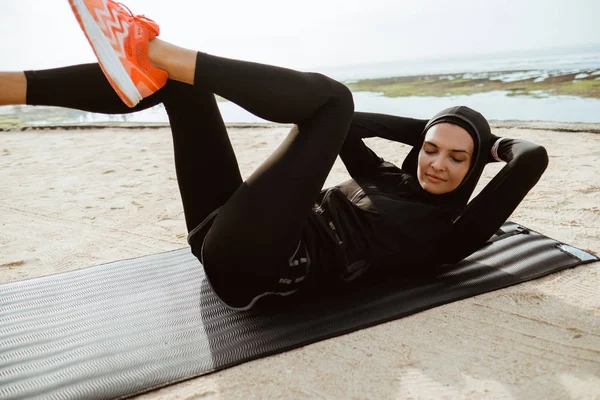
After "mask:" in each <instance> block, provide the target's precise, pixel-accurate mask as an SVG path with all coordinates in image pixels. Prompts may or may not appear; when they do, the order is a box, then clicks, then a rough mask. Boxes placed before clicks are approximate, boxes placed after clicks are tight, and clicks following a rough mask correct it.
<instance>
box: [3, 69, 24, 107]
mask: <svg viewBox="0 0 600 400" xmlns="http://www.w3.org/2000/svg"><path fill="white" fill-rule="evenodd" d="M26 93H27V79H26V78H25V73H23V72H0V106H7V105H17V104H25V101H26Z"/></svg>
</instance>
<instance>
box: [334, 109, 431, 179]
mask: <svg viewBox="0 0 600 400" xmlns="http://www.w3.org/2000/svg"><path fill="white" fill-rule="evenodd" d="M427 121H428V120H426V119H414V118H405V117H398V116H395V115H387V114H376V113H365V112H355V113H354V116H353V117H352V122H351V124H350V128H349V130H348V134H347V135H346V140H345V141H344V144H343V146H342V149H341V151H340V158H341V159H342V161H343V162H344V165H346V168H347V169H348V172H349V173H350V175H351V176H353V177H355V176H360V175H365V174H368V173H370V172H372V171H373V170H375V169H376V168H377V167H378V166H379V165H381V163H382V162H383V159H382V158H381V157H379V156H378V155H377V154H375V152H374V151H373V150H371V149H370V148H369V147H368V146H367V145H366V144H365V143H364V142H363V140H362V139H364V138H369V137H380V138H384V139H388V140H392V141H395V142H400V143H404V144H408V145H411V146H414V145H416V144H419V143H420V142H419V140H420V137H421V134H422V133H423V130H424V129H425V125H426V124H427Z"/></svg>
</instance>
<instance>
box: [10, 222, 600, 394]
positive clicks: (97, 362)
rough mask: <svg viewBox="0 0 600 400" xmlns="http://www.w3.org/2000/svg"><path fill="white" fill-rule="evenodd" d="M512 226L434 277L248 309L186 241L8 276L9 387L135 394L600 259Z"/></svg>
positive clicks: (18, 390) (29, 391)
mask: <svg viewBox="0 0 600 400" xmlns="http://www.w3.org/2000/svg"><path fill="white" fill-rule="evenodd" d="M503 231H504V233H502V234H501V235H499V236H495V237H494V238H492V242H491V243H490V244H489V245H488V246H486V247H484V248H483V249H482V250H480V251H478V252H476V253H475V254H473V255H472V256H470V257H469V258H467V259H466V260H463V261H462V262H460V263H459V264H457V265H454V266H448V268H445V269H444V272H443V273H442V274H440V275H438V276H437V277H436V278H435V279H429V280H421V281H413V282H409V283H407V282H392V281H391V280H389V279H388V280H386V282H383V283H378V284H369V285H365V287H360V288H357V289H356V290H355V291H353V293H352V295H351V296H350V295H343V294H340V293H331V294H327V295H320V296H319V297H318V298H315V296H313V298H311V297H310V296H309V295H304V296H297V297H295V296H290V297H289V299H288V298H286V299H281V300H280V302H279V303H274V302H266V303H265V304H264V305H262V306H259V307H258V308H257V309H255V310H254V309H253V310H251V311H248V312H236V311H231V310H229V309H227V308H226V307H225V306H223V305H222V304H221V303H220V301H219V300H218V298H217V297H216V296H215V295H214V293H213V292H212V291H211V289H210V287H209V286H208V284H207V282H206V280H205V277H204V272H203V269H202V267H201V265H200V264H199V262H198V260H197V259H196V258H195V257H194V256H193V255H192V254H191V253H190V251H189V249H187V248H185V249H181V250H176V251H172V252H169V253H163V254H156V255H151V256H147V257H142V258H137V259H131V260H123V261H117V262H113V263H110V264H105V265H99V266H95V267H90V268H85V269H80V270H76V271H72V272H67V273H62V274H57V275H52V276H47V277H42V278H36V279H31V280H26V281H21V282H13V283H9V284H4V285H0V399H22V398H55V399H59V398H60V399H64V398H72V399H107V398H123V397H129V396H132V395H134V394H139V393H143V392H146V391H149V390H152V389H156V388H159V387H162V386H166V385H169V384H171V383H174V382H178V381H182V380H185V379H189V378H192V377H195V376H199V375H203V374H206V373H209V372H212V371H216V370H219V369H223V368H227V367H229V366H232V365H236V364H240V363H243V362H246V361H249V360H252V359H256V358H259V357H264V356H267V355H270V354H274V353H280V352H283V351H286V350H289V349H293V348H296V347H299V346H302V345H306V344H308V343H312V342H315V341H319V340H323V339H326V338H329V337H333V336H338V335H341V334H344V333H347V332H351V331H354V330H357V329H360V328H364V327H367V326H372V325H375V324H378V323H382V322H385V321H389V320H392V319H396V318H400V317H403V316H406V315H409V314H413V313H415V312H418V311H421V310H424V309H427V308H431V307H434V306H437V305H440V304H444V303H448V302H451V301H455V300H459V299H463V298H465V297H470V296H474V295H477V294H481V293H485V292H488V291H491V290H495V289H499V288H502V287H506V286H509V285H513V284H516V283H519V282H523V281H526V280H529V279H534V278H537V277H540V276H543V275H546V274H549V273H552V272H555V271H559V270H561V269H565V268H569V267H573V266H575V265H578V264H581V263H584V262H591V261H596V260H598V259H597V258H596V257H595V256H593V255H591V254H588V253H586V252H584V251H582V250H579V249H576V248H573V247H571V246H568V245H565V244H562V243H559V242H557V241H555V240H553V239H549V238H547V237H545V236H543V235H541V234H538V233H536V232H532V231H529V230H527V229H526V228H522V227H520V226H518V225H517V224H514V223H510V222H507V223H506V224H505V225H504V226H503ZM290 310H292V311H293V312H291V311H290Z"/></svg>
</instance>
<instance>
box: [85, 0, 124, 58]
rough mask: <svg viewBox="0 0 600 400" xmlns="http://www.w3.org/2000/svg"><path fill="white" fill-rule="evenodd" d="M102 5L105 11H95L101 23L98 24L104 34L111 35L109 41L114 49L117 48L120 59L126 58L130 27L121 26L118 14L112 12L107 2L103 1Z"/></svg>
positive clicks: (108, 37)
mask: <svg viewBox="0 0 600 400" xmlns="http://www.w3.org/2000/svg"><path fill="white" fill-rule="evenodd" d="M102 4H103V5H104V10H101V9H98V8H96V9H95V10H94V11H95V12H96V15H98V16H99V21H97V23H98V24H99V25H100V29H102V32H105V33H106V34H107V35H109V36H107V39H108V40H109V42H110V44H111V45H112V46H113V48H115V51H116V52H117V55H118V56H119V57H122V58H126V56H125V51H124V49H125V44H124V41H125V38H126V37H127V35H128V33H129V25H128V24H127V23H126V22H123V24H121V21H120V20H119V15H118V12H117V11H114V10H111V9H110V8H109V7H108V4H107V2H106V0H102ZM112 28H114V29H112ZM115 35H116V36H115Z"/></svg>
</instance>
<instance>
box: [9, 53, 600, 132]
mask: <svg viewBox="0 0 600 400" xmlns="http://www.w3.org/2000/svg"><path fill="white" fill-rule="evenodd" d="M312 71H317V72H321V73H324V74H326V75H328V76H331V77H333V78H335V79H337V80H340V81H342V82H352V81H355V80H359V79H368V78H383V77H393V76H411V75H426V74H446V73H448V74H450V73H466V74H470V75H473V76H475V75H477V76H485V75H486V74H487V73H489V72H492V71H503V73H504V72H505V74H506V76H505V77H504V79H506V80H508V79H514V78H515V74H514V72H511V71H528V72H527V73H525V75H527V76H536V77H540V78H543V77H547V76H550V75H554V74H564V73H588V74H592V75H598V77H597V78H595V79H599V80H600V44H597V45H585V46H583V45H582V46H575V47H569V48H553V49H539V50H530V51H519V52H510V53H509V52H505V53H496V54H486V55H476V56H457V57H443V58H441V57H440V58H429V59H413V60H399V61H396V62H386V63H360V62H358V63H357V64H355V65H345V66H336V67H323V68H318V67H316V68H314V69H312ZM516 76H517V77H518V76H523V75H522V73H521V74H518V75H516ZM501 78H502V77H501ZM353 95H354V102H355V109H356V110H357V111H365V112H379V113H386V114H393V115H400V116H405V117H413V118H429V117H431V116H432V115H433V114H435V113H436V112H438V111H439V110H442V109H444V108H446V107H451V106H455V105H466V106H469V107H471V108H474V109H476V110H478V111H480V112H481V113H482V114H483V115H485V116H486V117H487V118H488V119H489V120H528V121H557V122H600V99H591V98H582V97H576V96H555V95H547V94H541V95H540V96H536V97H531V96H508V92H506V91H493V92H487V93H479V94H472V95H459V96H442V97H428V96H409V97H397V98H390V97H385V96H383V95H382V94H381V93H377V92H354V93H353ZM28 108H29V107H25V108H24V107H11V106H5V107H0V116H4V117H6V116H9V117H10V116H11V115H12V116H15V117H21V118H23V117H24V116H25V117H26V118H25V119H26V120H27V122H28V123H30V124H33V125H47V124H56V123H57V122H60V123H64V124H77V123H95V122H113V121H114V122H138V123H145V122H149V123H157V122H158V123H167V122H168V119H167V115H166V113H165V110H164V108H163V107H162V106H157V107H154V108H151V109H148V110H144V111H142V112H138V113H134V114H127V115H112V116H108V115H102V114H93V113H69V114H68V115H61V117H60V118H59V120H60V121H57V119H56V118H49V117H48V115H51V113H48V112H44V113H42V115H41V116H39V117H36V114H37V113H35V112H29V111H32V110H28ZM219 108H220V110H221V114H222V116H223V119H224V121H225V122H227V123H257V122H265V120H263V119H261V118H259V117H257V116H255V115H253V114H251V113H249V112H248V111H246V110H244V109H243V108H241V107H239V106H237V105H236V104H234V103H231V102H219ZM46 111H47V110H46ZM57 113H58V112H57ZM58 114H60V113H58Z"/></svg>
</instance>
